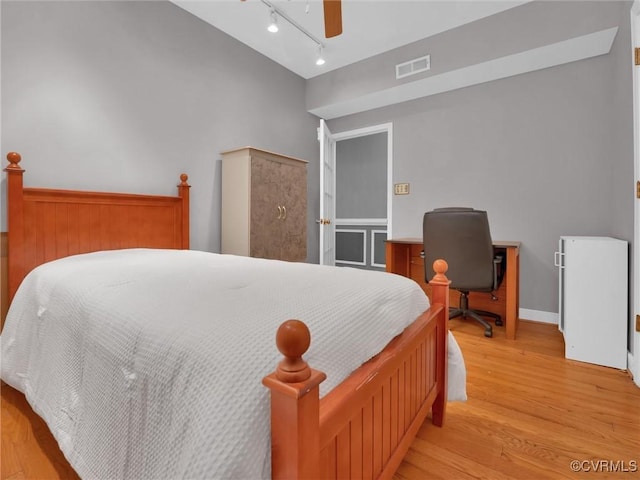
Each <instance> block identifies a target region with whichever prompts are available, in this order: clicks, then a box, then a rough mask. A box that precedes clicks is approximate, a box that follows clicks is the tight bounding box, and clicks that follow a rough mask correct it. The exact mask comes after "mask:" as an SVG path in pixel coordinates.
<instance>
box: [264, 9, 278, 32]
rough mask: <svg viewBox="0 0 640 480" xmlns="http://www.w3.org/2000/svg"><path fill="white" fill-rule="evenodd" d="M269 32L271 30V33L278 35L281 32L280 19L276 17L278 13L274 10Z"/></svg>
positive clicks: (268, 28)
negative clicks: (279, 27)
mask: <svg viewBox="0 0 640 480" xmlns="http://www.w3.org/2000/svg"><path fill="white" fill-rule="evenodd" d="M267 30H269V31H270V32H271V33H276V32H277V31H278V30H279V29H278V18H277V17H276V12H275V11H274V10H271V23H269V26H268V27H267Z"/></svg>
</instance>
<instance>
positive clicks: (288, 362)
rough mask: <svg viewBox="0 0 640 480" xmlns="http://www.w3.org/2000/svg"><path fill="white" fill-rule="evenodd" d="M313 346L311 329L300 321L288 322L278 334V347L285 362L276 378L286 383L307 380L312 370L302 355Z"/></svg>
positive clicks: (277, 370)
mask: <svg viewBox="0 0 640 480" xmlns="http://www.w3.org/2000/svg"><path fill="white" fill-rule="evenodd" d="M310 344H311V333H309V328H308V327H307V326H306V325H305V324H304V323H303V322H301V321H300V320H287V321H286V322H284V323H283V324H282V325H280V328H278V333H276V345H277V347H278V350H280V353H282V355H284V360H282V361H281V362H280V364H279V365H278V368H277V369H276V377H277V378H278V380H280V381H282V382H285V383H296V382H302V381H304V380H307V379H308V378H309V377H310V376H311V369H310V368H309V365H307V362H305V361H304V360H303V359H302V355H304V353H305V352H306V351H307V349H308V348H309V345H310Z"/></svg>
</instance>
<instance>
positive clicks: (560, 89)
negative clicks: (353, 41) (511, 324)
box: [308, 2, 634, 312]
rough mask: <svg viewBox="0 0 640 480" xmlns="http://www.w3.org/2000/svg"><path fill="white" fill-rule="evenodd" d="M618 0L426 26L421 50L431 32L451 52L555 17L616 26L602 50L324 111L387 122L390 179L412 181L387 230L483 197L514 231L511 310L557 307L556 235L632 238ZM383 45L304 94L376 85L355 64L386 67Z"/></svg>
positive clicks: (417, 228) (560, 23)
mask: <svg viewBox="0 0 640 480" xmlns="http://www.w3.org/2000/svg"><path fill="white" fill-rule="evenodd" d="M630 5H631V3H630V2H533V3H531V4H526V5H524V6H521V7H517V8H514V9H512V10H508V11H506V12H503V13H501V14H499V15H496V16H494V17H488V18H486V19H482V20H479V21H477V22H474V23H472V24H468V25H466V26H463V27H460V28H458V29H455V30H453V31H450V32H446V33H443V34H441V35H438V36H436V37H432V38H431V39H427V40H425V41H424V48H421V49H419V51H420V52H422V54H423V55H424V54H425V53H428V52H430V51H431V48H430V45H431V44H432V43H433V48H434V50H435V49H436V48H444V47H443V45H445V42H444V41H443V38H444V39H446V43H447V44H448V45H449V47H447V48H448V51H449V52H451V53H454V52H456V51H461V52H462V51H464V50H465V48H470V49H475V50H476V51H477V50H478V48H479V47H478V46H480V47H481V49H482V50H483V51H487V52H493V51H494V50H498V51H503V50H504V49H505V48H508V47H505V46H504V45H503V43H504V42H505V41H506V40H507V39H508V38H512V40H511V41H512V42H523V43H524V44H530V43H531V40H527V39H528V38H529V36H532V37H535V39H537V40H536V41H537V42H540V41H541V40H540V37H541V36H542V37H544V36H545V35H546V36H548V38H549V39H550V41H549V42H546V43H550V42H551V41H557V40H559V39H562V38H561V37H559V36H558V33H557V30H558V29H566V30H568V32H569V33H571V34H573V35H577V34H579V33H589V32H592V31H597V30H600V29H604V28H608V27H612V26H616V25H617V26H618V27H619V31H618V34H617V36H616V39H615V41H614V44H613V47H612V49H611V52H610V53H609V54H607V55H603V56H598V57H594V58H591V59H587V60H582V61H578V62H573V63H569V64H566V65H562V66H558V67H553V68H548V69H545V70H540V71H537V72H532V73H528V74H524V75H518V76H514V77H511V78H507V79H503V80H498V81H493V82H489V83H485V84H480V85H476V86H472V87H467V88H464V89H460V90H455V91H451V92H448V93H443V94H439V95H434V96H432V97H427V98H423V99H419V100H415V101H411V102H406V103H403V104H398V105H394V106H390V107H385V108H381V109H377V110H372V111H368V112H364V113H360V114H356V115H351V116H348V117H343V118H339V119H335V120H332V121H330V122H328V123H329V127H330V129H331V131H332V132H334V133H338V132H342V131H347V130H352V129H356V128H362V127H365V126H369V125H377V124H381V123H387V122H392V123H393V135H394V138H393V145H394V152H393V161H394V172H393V177H394V178H393V181H394V182H410V183H411V190H410V191H411V193H410V195H407V196H395V197H394V200H393V201H394V204H393V228H394V231H393V235H394V236H395V237H402V236H420V235H421V220H422V214H423V213H424V212H425V211H426V210H429V209H431V208H434V207H439V206H447V205H462V206H473V207H476V208H481V209H486V210H487V211H488V213H489V219H490V222H491V228H492V234H493V237H494V238H495V239H502V240H520V241H521V242H522V250H521V278H520V279H521V283H520V306H521V308H525V309H532V310H538V311H543V312H557V311H558V273H557V269H556V267H554V265H553V253H554V251H555V250H556V249H557V243H558V238H559V236H561V235H611V236H616V237H618V238H622V239H624V240H627V241H629V242H631V241H632V239H633V202H634V199H633V195H632V191H633V183H634V182H633V132H632V121H633V118H632V101H631V99H632V83H631V81H632V76H631V61H630V59H631V40H630V19H629V10H630ZM579 30H580V32H579ZM496 32H502V33H503V35H498V34H497V33H496ZM507 34H509V35H511V37H509V36H507ZM565 38H567V37H565ZM389 55H391V53H390V54H388V55H382V56H380V57H379V58H378V57H376V58H375V59H370V60H367V61H365V64H360V65H354V66H353V67H352V70H350V71H347V70H344V69H343V70H342V71H340V72H338V73H328V74H326V75H324V76H323V78H318V79H313V80H312V81H311V82H310V87H313V84H315V90H313V91H310V93H313V101H314V102H315V103H316V104H319V103H322V102H320V101H319V100H318V98H319V97H318V96H317V94H318V92H319V91H320V90H322V88H324V86H326V85H331V84H334V85H338V82H337V80H338V78H339V80H340V83H339V85H341V87H340V89H341V90H349V91H350V92H351V94H352V95H357V93H356V90H354V89H355V88H356V86H360V90H359V91H362V92H364V91H371V90H370V89H371V88H372V85H375V84H376V83H378V84H380V85H384V86H385V87H388V84H387V83H386V82H385V81H384V80H379V81H378V82H376V79H371V78H370V77H369V78H368V79H367V80H366V81H364V80H363V79H362V75H361V71H362V69H364V68H365V67H366V69H367V70H368V71H375V70H376V69H375V68H373V67H372V65H371V62H375V61H379V62H380V65H378V69H377V70H378V71H379V72H386V70H388V69H387V64H388V60H389ZM409 58H411V57H409ZM443 61H444V60H443ZM478 61H480V60H479V59H478V58H476V59H475V60H474V61H473V63H477V62H478ZM432 63H434V64H435V62H434V57H433V55H432ZM350 73H351V74H353V77H350V75H349V74H350ZM380 75H383V73H380ZM332 76H333V77H332ZM345 85H346V86H345ZM354 85H355V86H354ZM310 93H309V94H310ZM309 94H308V101H309V98H310V97H309ZM335 95H336V96H335V97H333V98H337V96H339V93H335ZM329 96H331V95H329ZM331 101H332V100H327V101H326V103H330V102H331ZM597 276H598V272H594V281H596V280H597ZM632 288H633V287H632Z"/></svg>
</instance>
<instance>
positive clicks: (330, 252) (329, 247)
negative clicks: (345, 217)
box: [316, 119, 336, 265]
mask: <svg viewBox="0 0 640 480" xmlns="http://www.w3.org/2000/svg"><path fill="white" fill-rule="evenodd" d="M318 140H319V141H320V218H319V219H318V220H316V222H317V223H318V224H319V225H320V265H334V264H335V259H336V252H335V245H334V242H335V233H334V228H335V227H334V223H333V219H334V218H335V211H336V209H335V185H336V177H335V171H336V141H335V139H334V138H333V136H332V135H331V132H330V131H329V129H328V128H327V124H326V123H325V121H324V120H322V119H321V120H320V128H319V129H318Z"/></svg>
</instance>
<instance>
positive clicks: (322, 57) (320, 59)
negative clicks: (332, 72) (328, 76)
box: [316, 45, 324, 66]
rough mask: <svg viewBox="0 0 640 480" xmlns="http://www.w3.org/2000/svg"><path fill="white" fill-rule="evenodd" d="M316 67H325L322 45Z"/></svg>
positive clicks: (319, 48) (319, 46) (319, 47)
mask: <svg viewBox="0 0 640 480" xmlns="http://www.w3.org/2000/svg"><path fill="white" fill-rule="evenodd" d="M316 65H318V66H320V65H324V55H323V54H322V45H318V58H317V59H316Z"/></svg>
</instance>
